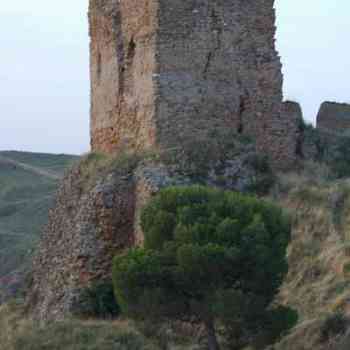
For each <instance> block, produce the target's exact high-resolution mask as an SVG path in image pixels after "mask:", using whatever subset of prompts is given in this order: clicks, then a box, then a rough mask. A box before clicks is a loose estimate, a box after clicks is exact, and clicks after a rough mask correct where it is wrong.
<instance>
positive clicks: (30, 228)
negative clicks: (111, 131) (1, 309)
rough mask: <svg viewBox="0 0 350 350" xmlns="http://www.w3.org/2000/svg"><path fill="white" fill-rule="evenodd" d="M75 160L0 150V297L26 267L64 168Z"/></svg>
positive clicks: (70, 157)
mask: <svg viewBox="0 0 350 350" xmlns="http://www.w3.org/2000/svg"><path fill="white" fill-rule="evenodd" d="M77 158H78V157H76V156H71V155H64V154H61V155H54V154H44V153H29V152H16V151H0V296H1V287H2V284H4V283H5V282H4V281H9V280H12V279H13V278H11V273H13V272H14V271H21V270H23V268H24V266H26V265H27V264H26V263H27V261H28V258H29V257H30V255H31V253H32V251H33V249H34V247H35V245H36V243H37V241H38V238H39V235H40V232H41V229H42V227H43V226H44V225H45V223H46V221H47V215H48V209H49V207H50V206H51V204H52V201H53V198H54V194H55V191H56V188H57V185H58V183H59V180H60V178H61V177H62V176H63V174H64V171H65V169H66V168H67V167H69V166H70V164H72V162H74V161H75V160H76V159H77Z"/></svg>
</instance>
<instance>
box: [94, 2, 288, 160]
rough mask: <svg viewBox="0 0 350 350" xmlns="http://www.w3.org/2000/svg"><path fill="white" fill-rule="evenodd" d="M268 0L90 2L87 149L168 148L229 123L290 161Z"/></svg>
mask: <svg viewBox="0 0 350 350" xmlns="http://www.w3.org/2000/svg"><path fill="white" fill-rule="evenodd" d="M273 2H274V1H273V0H257V1H246V0H238V1H231V2H230V1H220V2H213V1H209V0H206V1H202V2H200V3H199V2H197V1H195V0H188V1H183V0H176V1H172V2H171V5H169V1H167V0H152V1H146V0H129V1H115V0H91V1H90V11H89V18H90V36H91V97H92V100H91V144H92V149H93V150H94V151H104V152H109V153H115V152H118V151H120V150H121V149H127V150H133V151H138V152H139V151H144V150H146V149H150V148H151V149H154V148H156V149H158V150H166V149H169V148H172V147H177V146H178V145H179V144H181V143H182V142H184V139H188V138H197V137H200V138H202V137H203V136H207V137H209V136H208V135H207V134H208V130H211V131H212V130H215V129H220V128H229V129H232V130H235V131H236V132H237V133H243V134H246V135H250V136H252V137H254V139H256V145H257V149H258V150H259V151H261V152H264V153H266V154H268V155H270V156H271V159H272V160H276V161H275V164H278V166H279V167H283V166H284V161H286V165H287V167H288V166H289V158H290V157H291V155H290V154H289V153H292V154H293V152H294V149H293V145H292V144H290V142H286V141H285V140H284V137H285V134H286V132H287V130H286V128H287V127H288V125H286V123H285V120H284V114H281V113H280V109H281V102H282V73H281V63H280V59H279V56H278V55H277V52H276V50H275V13H274V9H273ZM287 124H288V122H287ZM281 155H283V156H281Z"/></svg>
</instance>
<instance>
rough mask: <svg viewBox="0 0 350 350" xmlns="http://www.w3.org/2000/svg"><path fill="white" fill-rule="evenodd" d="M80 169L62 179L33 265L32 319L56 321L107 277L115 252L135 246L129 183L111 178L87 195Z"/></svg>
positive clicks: (120, 178) (125, 180)
mask: <svg viewBox="0 0 350 350" xmlns="http://www.w3.org/2000/svg"><path fill="white" fill-rule="evenodd" d="M80 179H81V174H80V172H79V168H75V169H73V171H72V172H71V173H70V174H69V175H68V176H67V177H66V178H65V180H64V182H63V184H62V185H61V187H60V190H59V192H58V195H57V201H56V205H55V208H54V209H53V210H52V211H51V213H50V218H49V224H48V226H47V228H46V230H45V232H44V234H43V237H42V240H41V243H40V246H39V249H38V253H37V255H36V258H35V259H34V264H33V282H32V287H31V290H30V295H29V296H28V300H29V303H30V305H31V308H32V309H33V315H34V316H35V317H37V318H39V319H41V320H46V319H60V318H62V317H63V316H64V315H66V314H68V313H70V312H71V311H72V308H73V304H74V302H75V300H76V298H77V296H78V294H79V293H80V291H81V290H82V289H83V288H85V287H86V286H88V285H89V283H90V282H92V281H94V280H103V279H105V278H106V277H107V278H109V277H110V273H111V262H112V259H113V257H114V255H115V253H116V252H117V251H119V252H120V251H123V250H124V249H125V248H128V247H131V246H132V245H134V235H133V217H134V216H133V213H134V201H133V186H134V185H133V181H132V180H131V178H130V177H129V176H124V177H120V176H116V175H114V174H113V173H111V174H110V175H109V176H107V177H106V178H105V179H103V180H102V179H101V181H99V182H98V183H96V185H95V186H94V187H93V188H91V189H90V190H88V191H86V190H84V189H82V188H81V184H80V183H79V180H80Z"/></svg>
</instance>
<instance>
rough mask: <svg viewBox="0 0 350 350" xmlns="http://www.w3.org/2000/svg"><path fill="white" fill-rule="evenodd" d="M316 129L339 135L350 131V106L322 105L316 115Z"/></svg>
mask: <svg viewBox="0 0 350 350" xmlns="http://www.w3.org/2000/svg"><path fill="white" fill-rule="evenodd" d="M317 128H318V129H323V130H326V131H331V132H332V131H333V132H340V133H343V132H344V131H347V130H350V104H346V103H336V102H324V103H322V105H321V107H320V110H319V112H318V115H317Z"/></svg>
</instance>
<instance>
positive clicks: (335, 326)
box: [321, 312, 349, 342]
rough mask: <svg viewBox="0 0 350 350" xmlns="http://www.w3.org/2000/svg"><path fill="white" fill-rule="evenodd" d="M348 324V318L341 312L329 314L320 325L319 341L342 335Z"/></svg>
mask: <svg viewBox="0 0 350 350" xmlns="http://www.w3.org/2000/svg"><path fill="white" fill-rule="evenodd" d="M348 325H349V320H348V319H347V317H346V316H345V315H344V314H343V313H341V312H337V313H334V314H331V315H329V316H328V317H327V318H326V319H325V321H324V323H323V325H322V327H321V341H322V342H327V341H329V340H330V339H332V338H333V337H335V336H339V335H344V334H345V333H346V331H347V327H348Z"/></svg>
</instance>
